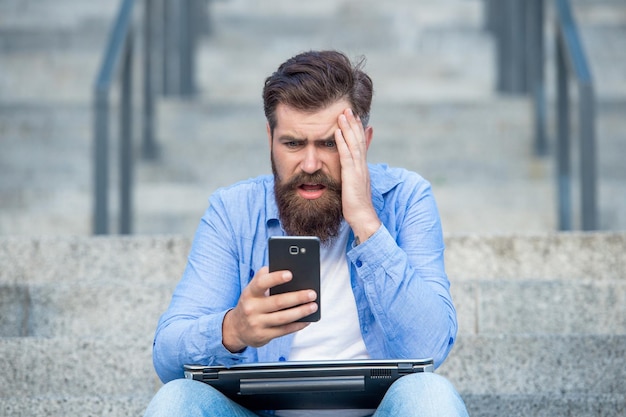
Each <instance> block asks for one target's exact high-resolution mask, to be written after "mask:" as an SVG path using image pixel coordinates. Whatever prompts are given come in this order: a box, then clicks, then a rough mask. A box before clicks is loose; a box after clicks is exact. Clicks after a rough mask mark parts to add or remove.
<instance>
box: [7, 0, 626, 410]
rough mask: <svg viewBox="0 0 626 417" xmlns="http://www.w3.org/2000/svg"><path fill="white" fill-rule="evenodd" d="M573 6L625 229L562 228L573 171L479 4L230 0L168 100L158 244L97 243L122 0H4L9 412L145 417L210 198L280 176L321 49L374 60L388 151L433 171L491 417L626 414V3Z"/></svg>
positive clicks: (142, 165)
mask: <svg viewBox="0 0 626 417" xmlns="http://www.w3.org/2000/svg"><path fill="white" fill-rule="evenodd" d="M83 3H84V4H83ZM574 4H575V8H576V12H577V17H578V18H579V19H580V22H581V24H582V27H581V30H582V34H583V38H584V40H585V42H586V49H587V51H589V53H590V55H591V58H592V65H593V68H594V75H595V76H596V81H597V91H598V96H599V98H598V117H599V118H598V125H597V127H598V142H599V149H598V151H599V175H600V201H599V204H600V215H601V227H602V229H604V230H606V232H600V233H593V234H555V233H553V232H552V231H553V230H554V229H555V225H556V219H555V211H556V210H555V200H556V197H555V195H554V184H553V182H554V179H553V166H552V165H553V164H552V161H551V159H549V158H546V159H539V158H535V157H533V156H532V150H531V143H532V138H531V131H532V129H531V123H530V122H531V112H530V107H529V103H528V100H527V99H526V98H524V97H503V96H499V95H497V94H495V93H494V91H493V86H494V85H495V81H494V77H495V75H494V74H495V70H494V67H493V62H494V61H495V57H494V47H493V40H492V39H491V37H490V36H489V34H488V33H485V32H484V31H483V30H482V27H483V13H482V6H483V5H482V2H481V1H480V0H445V1H441V0H439V1H435V0H420V1H419V2H416V1H415V0H412V1H409V0H394V1H392V2H378V1H371V0H367V1H364V2H354V1H350V0H342V1H336V0H320V1H316V2H309V3H306V4H304V3H302V2H292V1H286V0H271V1H270V0H266V1H264V2H253V1H250V0H227V1H220V2H211V3H210V8H211V9H210V10H211V23H212V30H211V34H212V35H211V36H210V37H207V38H206V39H203V40H202V42H201V45H200V48H199V51H198V54H199V55H198V77H199V78H198V84H199V87H200V91H199V94H198V96H197V97H196V98H195V99H194V100H191V101H181V100H176V99H168V100H162V101H161V102H160V103H159V105H158V118H157V120H158V127H157V135H158V141H159V144H160V146H161V151H162V152H161V158H160V159H159V160H158V161H156V162H151V163H149V162H146V161H141V160H140V161H139V162H138V166H137V184H136V197H135V219H136V224H135V231H136V233H137V234H139V235H141V236H137V237H110V238H105V237H98V238H92V237H88V236H89V234H90V223H91V221H90V217H91V141H92V136H91V123H92V120H91V117H92V116H91V108H90V103H91V83H92V81H93V78H94V77H95V73H96V69H97V66H98V64H99V62H100V57H101V54H102V50H103V47H104V42H105V39H106V35H107V31H108V26H109V24H110V22H111V20H112V17H113V15H114V13H115V9H116V7H117V2H81V3H80V4H78V3H77V2H75V1H70V0H55V1H52V0H39V1H36V2H35V1H30V0H4V1H2V2H0V236H2V237H0V416H4V415H6V416H57V415H58V416H61V415H63V416H66V415H99V416H111V417H113V416H126V415H141V413H142V412H143V409H144V408H145V406H146V404H147V402H148V401H149V399H150V397H151V396H152V395H153V393H154V392H155V390H156V389H157V388H158V386H159V382H158V380H157V378H156V376H155V374H154V371H153V370H152V364H151V339H152V335H153V332H154V328H155V325H156V321H157V320H158V317H159V315H160V314H161V312H162V311H163V310H164V309H165V308H166V306H167V303H168V301H169V298H170V296H171V293H172V291H173V288H174V286H175V284H176V282H177V281H178V279H179V277H180V275H181V273H182V269H183V267H184V263H185V257H186V254H187V251H188V249H189V239H190V238H191V236H192V235H193V231H194V229H195V227H196V225H197V222H198V219H199V217H200V216H201V214H202V213H203V211H204V210H205V208H206V201H207V198H208V195H209V194H210V193H211V192H212V191H213V190H214V189H215V188H216V187H219V186H222V185H226V184H229V183H232V182H233V181H236V180H239V179H242V178H246V177H249V176H254V175H257V174H260V173H267V172H269V163H268V161H269V158H268V156H269V155H268V149H267V139H266V137H265V128H264V124H265V121H264V119H263V114H262V109H261V99H260V89H261V85H262V82H263V78H264V77H265V76H266V75H267V74H269V73H270V72H271V71H273V70H274V68H275V66H276V65H277V64H278V63H279V62H282V61H283V60H284V59H285V58H287V57H289V56H291V55H293V54H295V53H297V52H300V51H302V50H306V49H313V48H337V49H342V50H344V51H346V52H347V53H348V54H349V55H350V56H353V57H354V56H358V55H360V54H364V55H366V56H367V59H368V61H367V64H366V69H367V70H368V72H369V73H370V74H371V75H372V77H373V79H374V82H375V88H376V93H375V99H374V105H373V111H372V120H371V121H372V124H373V125H374V127H375V139H374V142H373V144H372V148H371V153H370V160H371V161H372V162H387V163H389V164H391V165H401V166H406V167H408V168H410V169H413V170H416V171H417V172H420V173H421V174H422V175H423V176H425V177H426V178H428V179H429V180H430V181H431V182H432V183H433V186H434V192H435V196H436V197H437V200H438V204H439V207H440V211H441V215H442V220H443V224H444V232H445V233H446V240H447V247H448V250H447V252H446V258H447V269H448V273H449V276H450V279H451V281H452V284H453V287H452V288H453V296H454V298H455V303H456V306H457V309H458V316H459V322H460V333H459V337H458V342H457V345H456V347H455V348H454V350H453V352H452V354H451V355H450V357H449V359H448V361H447V362H446V363H445V364H444V365H443V366H442V367H441V369H440V370H439V372H440V373H442V374H444V375H446V376H448V377H449V378H450V379H451V380H452V381H453V382H454V383H455V385H456V386H457V387H458V389H459V390H460V391H461V393H462V394H463V397H464V398H465V400H466V402H467V404H468V407H469V409H470V413H471V415H472V416H496V415H497V416H501V415H510V416H570V415H576V416H619V415H624V414H626V398H625V395H626V394H625V393H626V389H625V388H624V385H623V381H624V380H625V378H624V377H625V376H626V375H625V373H626V371H625V369H626V366H625V359H624V358H625V357H626V355H625V351H624V350H625V347H626V314H625V313H626V311H625V307H624V306H625V305H626V282H625V279H626V265H625V263H626V260H625V259H626V257H625V256H624V253H626V235H625V234H624V233H623V232H619V231H620V230H621V231H623V230H626V181H624V179H625V178H626V164H624V163H623V161H624V157H626V148H625V147H624V145H625V144H626V140H625V132H626V120H625V119H624V117H623V114H624V110H626V82H625V80H624V77H623V74H624V68H626V56H625V55H624V52H623V51H624V48H623V47H622V46H623V45H622V44H623V39H624V32H625V31H626V23H625V22H626V7H625V5H624V4H623V2H619V1H614V0H602V1H594V2H591V1H588V0H576V1H574ZM550 47H551V43H549V44H548V54H549V58H550V59H551V56H550V54H551V50H550ZM594 63H595V65H594ZM548 76H549V77H550V73H548ZM549 87H550V85H549ZM114 142H115V141H114ZM112 147H113V148H114V147H115V144H113V145H112ZM111 197H112V199H113V200H115V195H114V193H112V196H111ZM114 215H115V213H114ZM609 231H612V232H609ZM520 233H522V234H520ZM179 236H180V237H179Z"/></svg>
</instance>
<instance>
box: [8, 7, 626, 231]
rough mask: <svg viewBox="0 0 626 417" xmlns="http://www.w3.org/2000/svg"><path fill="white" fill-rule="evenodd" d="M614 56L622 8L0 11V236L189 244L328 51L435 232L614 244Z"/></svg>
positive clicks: (619, 101)
mask: <svg viewBox="0 0 626 417" xmlns="http://www.w3.org/2000/svg"><path fill="white" fill-rule="evenodd" d="M564 5H565V6H571V8H570V9H568V8H567V7H564ZM568 10H569V11H570V12H571V17H572V18H573V22H574V24H575V26H571V23H572V21H570V20H569V19H568V13H567V11H568ZM568 25H570V26H568ZM564 28H565V29H564ZM568 28H573V30H572V29H568ZM572 33H573V35H572ZM563 34H567V36H564V35H563ZM575 35H578V36H575ZM625 42H626V2H624V1H622V0H572V1H569V2H567V1H556V0H555V1H541V0H529V1H525V2H519V1H510V0H501V1H498V0H419V1H416V0H393V1H385V2H381V1H373V0H365V1H354V0H318V1H315V2H294V1H287V0H265V1H262V2H257V1H252V0H210V1H206V0H181V1H167V0H149V1H144V2H139V1H137V2H135V1H122V2H118V1H89V2H77V1H74V0H37V1H34V0H0V235H28V236H40V235H54V236H60V235H91V234H94V233H96V234H106V233H111V234H118V233H124V234H126V233H132V234H181V235H184V236H188V237H189V236H191V235H192V234H193V232H194V230H195V227H196V226H197V223H198V220H199V218H200V216H201V215H202V214H203V212H204V210H205V209H206V206H207V199H208V196H209V195H210V194H211V193H212V192H213V191H214V190H215V189H216V188H218V187H220V186H224V185H228V184H230V183H232V182H235V181H238V180H242V179H246V178H248V177H251V176H256V175H259V174H264V173H269V172H270V166H269V149H268V145H267V138H266V133H265V120H264V116H263V111H262V100H261V89H262V84H263V81H264V79H265V77H266V76H268V75H269V74H270V73H271V72H273V71H274V70H275V68H276V67H277V66H278V65H279V64H280V63H281V62H283V61H284V60H285V59H287V58H289V57H291V56H293V55H295V54H297V53H299V52H302V51H305V50H309V49H331V48H332V49H339V50H342V51H344V52H345V53H347V55H348V56H349V57H351V58H354V59H358V57H360V56H365V57H366V59H367V62H366V66H365V70H366V71H367V72H368V73H369V74H370V75H371V77H372V78H373V80H374V87H375V95H374V102H373V108H372V115H371V124H372V125H373V126H374V131H375V135H374V141H373V143H372V146H371V148H370V149H371V151H370V155H369V160H370V162H385V163H388V164H390V165H396V166H404V167H406V168H408V169H411V170H414V171H416V172H418V173H420V174H421V175H422V176H424V177H425V178H426V179H428V180H429V181H430V182H431V183H432V184H433V189H434V193H435V197H436V199H437V201H438V204H439V209H440V212H441V215H442V220H443V226H444V232H445V233H447V234H456V233H508V232H545V231H556V230H579V229H584V230H594V229H595V230H625V229H626V117H625V116H626V47H625ZM562 51H563V52H562ZM560 54H561V55H562V56H563V57H564V58H563V63H562V64H561V71H560V72H559V71H558V68H559V60H558V59H557V58H558V57H559V56H560ZM585 65H587V67H585ZM585 69H588V72H586V71H585ZM558 74H561V75H558ZM559 85H561V86H564V85H565V86H568V87H569V89H568V90H569V96H568V98H567V99H566V100H564V101H563V100H561V101H560V100H559V98H558V97H559V89H558V86H559ZM562 91H563V90H562ZM563 97H564V96H563ZM559 103H561V104H560V105H559ZM568 108H569V113H570V114H569V122H568V121H567V119H564V118H563V117H561V118H560V119H559V114H561V116H563V115H564V114H565V113H564V112H565V110H566V109H568ZM559 109H560V110H559ZM559 123H561V124H560V125H559ZM558 126H561V128H560V130H559V128H558ZM566 128H567V129H566ZM559 131H560V132H562V133H563V134H562V135H561V138H562V139H561V140H560V142H559V139H558V138H559ZM559 143H561V145H559ZM581 143H582V144H583V148H580V144H581ZM568 144H569V145H568ZM568 146H569V148H568ZM559 158H560V159H559ZM559 160H560V161H561V162H558V161H559ZM564 161H569V168H568V164H567V163H565V162H564ZM583 201H584V203H583Z"/></svg>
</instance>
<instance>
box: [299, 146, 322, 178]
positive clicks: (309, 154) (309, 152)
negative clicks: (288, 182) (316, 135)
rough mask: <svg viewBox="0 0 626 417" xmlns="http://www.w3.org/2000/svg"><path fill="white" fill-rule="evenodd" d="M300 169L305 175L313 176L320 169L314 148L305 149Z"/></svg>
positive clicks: (319, 160) (320, 162)
mask: <svg viewBox="0 0 626 417" xmlns="http://www.w3.org/2000/svg"><path fill="white" fill-rule="evenodd" d="M300 168H301V169H302V171H304V172H306V173H307V174H313V173H315V172H317V171H319V170H320V169H321V168H322V160H321V159H320V158H319V155H318V153H317V149H316V148H315V146H309V147H307V149H305V151H304V158H303V159H302V162H301V164H300Z"/></svg>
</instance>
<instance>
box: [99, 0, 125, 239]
mask: <svg viewBox="0 0 626 417" xmlns="http://www.w3.org/2000/svg"><path fill="white" fill-rule="evenodd" d="M134 6H135V0H122V3H121V5H120V8H119V11H118V14H117V17H116V19H115V22H114V24H113V27H112V29H111V32H110V35H109V41H108V43H107V47H106V52H105V54H104V57H103V60H102V65H101V66H100V70H99V71H98V76H97V78H96V82H95V88H94V112H95V117H94V140H95V143H94V187H95V189H94V202H93V204H94V207H93V210H94V211H93V232H94V233H95V234H106V233H108V232H109V225H108V206H109V197H108V194H109V91H110V90H111V86H112V84H113V81H114V76H115V74H116V70H117V67H118V65H119V64H120V60H121V65H122V68H121V74H122V88H121V94H120V141H121V143H120V233H130V227H131V217H130V216H131V212H132V210H131V194H132V193H131V185H132V178H131V175H132V171H133V170H132V160H133V158H132V61H133V59H132V57H133V43H134V40H133V28H132V14H133V9H134Z"/></svg>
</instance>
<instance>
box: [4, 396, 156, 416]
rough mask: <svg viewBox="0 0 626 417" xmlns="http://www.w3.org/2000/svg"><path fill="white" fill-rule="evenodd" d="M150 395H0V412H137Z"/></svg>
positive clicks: (113, 414) (31, 413)
mask: <svg viewBox="0 0 626 417" xmlns="http://www.w3.org/2000/svg"><path fill="white" fill-rule="evenodd" d="M151 397H152V395H133V396H111V395H92V396H57V395H42V396H37V397H28V398H23V397H22V398H2V397H0V414H2V415H3V416H11V417H35V416H37V417H39V416H41V417H44V416H45V417H49V416H55V417H56V416H58V417H61V416H101V417H120V416H141V415H143V413H144V411H145V409H146V406H147V405H148V403H149V402H150V399H151Z"/></svg>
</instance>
